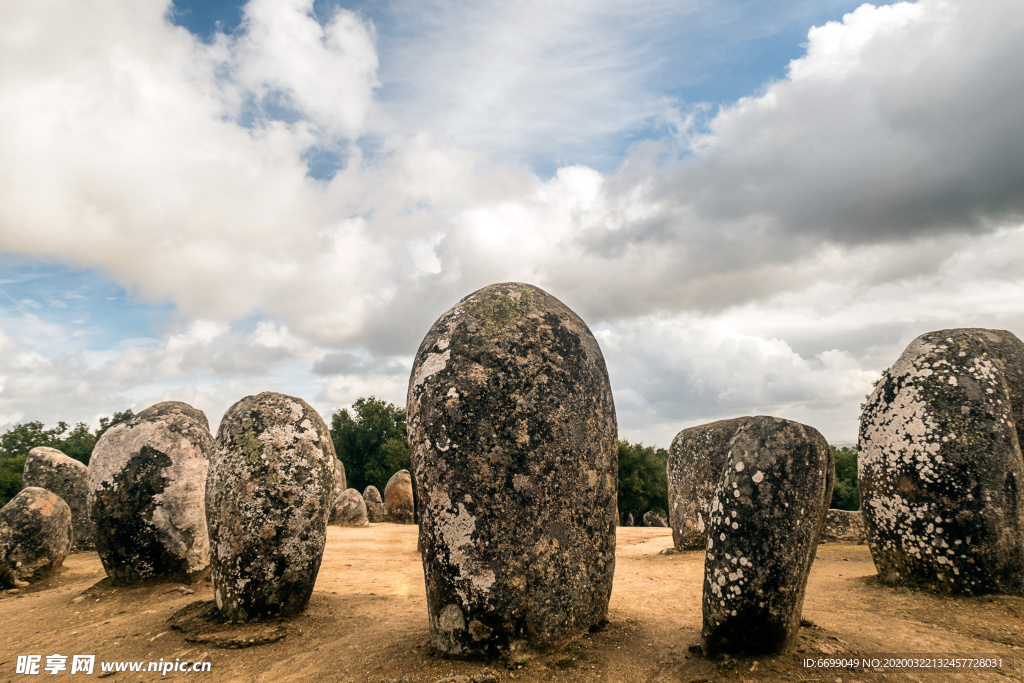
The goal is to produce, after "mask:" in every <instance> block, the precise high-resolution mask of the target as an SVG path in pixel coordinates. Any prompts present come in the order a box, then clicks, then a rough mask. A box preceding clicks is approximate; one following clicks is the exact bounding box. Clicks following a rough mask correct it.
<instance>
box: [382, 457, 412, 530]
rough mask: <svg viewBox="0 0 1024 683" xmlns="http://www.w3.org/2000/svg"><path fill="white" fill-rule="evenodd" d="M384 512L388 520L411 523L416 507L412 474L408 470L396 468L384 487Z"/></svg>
mask: <svg viewBox="0 0 1024 683" xmlns="http://www.w3.org/2000/svg"><path fill="white" fill-rule="evenodd" d="M384 513H385V514H386V515H387V520H388V521H389V522H394V523H395V524H413V523H415V518H416V508H415V506H414V503H413V494H412V475H410V474H409V470H398V471H397V472H395V473H394V474H392V475H391V478H390V479H388V484H387V486H385V487H384Z"/></svg>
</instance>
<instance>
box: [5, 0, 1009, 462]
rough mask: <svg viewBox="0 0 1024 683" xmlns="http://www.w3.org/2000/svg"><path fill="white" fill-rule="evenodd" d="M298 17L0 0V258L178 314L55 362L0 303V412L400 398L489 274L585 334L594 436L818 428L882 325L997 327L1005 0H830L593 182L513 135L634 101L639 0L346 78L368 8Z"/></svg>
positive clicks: (842, 415)
mask: <svg viewBox="0 0 1024 683" xmlns="http://www.w3.org/2000/svg"><path fill="white" fill-rule="evenodd" d="M311 7H312V3H311V1H310V0H288V1H284V0H282V1H278V2H271V1H270V0H254V1H253V2H251V3H250V4H249V5H248V6H247V9H246V20H245V22H244V24H243V28H242V30H241V31H240V33H239V34H238V35H236V36H233V37H227V36H219V37H217V38H216V39H215V40H214V41H213V42H212V43H211V44H204V43H202V42H200V41H198V40H197V39H195V38H194V37H193V36H192V35H190V34H189V33H188V32H187V31H185V30H184V29H181V28H177V27H174V26H172V25H171V24H170V23H169V22H168V21H167V20H166V18H165V15H166V11H167V8H168V4H167V2H157V1H149V2H144V1H142V0H136V1H133V2H115V1H114V0H109V1H106V2H103V1H101V0H95V1H93V2H77V3H71V4H53V3H46V2H42V1H40V2H34V3H14V4H11V3H8V4H5V5H2V6H0V51H2V54H0V249H2V250H4V251H14V252H22V253H25V254H29V255H33V256H36V257H39V258H45V259H56V260H58V261H60V262H63V263H68V264H74V265H78V266H83V267H93V268H98V269H100V270H101V271H102V272H104V273H109V274H110V275H111V276H112V277H113V278H114V279H116V280H117V281H118V282H119V283H121V284H122V285H124V286H125V287H127V288H129V289H130V290H132V291H133V292H137V293H138V295H139V296H140V297H143V298H145V299H147V300H149V301H153V302H170V303H173V304H174V305H175V307H176V310H177V314H178V315H179V316H180V319H181V322H180V324H179V323H177V322H176V323H174V324H171V325H169V331H167V332H165V333H162V334H161V338H160V339H159V340H158V341H157V342H155V343H154V342H153V341H152V340H150V342H147V343H141V342H140V343H136V342H130V343H127V344H125V345H123V347H122V348H118V349H113V350H107V351H105V352H89V353H85V352H81V351H79V350H77V349H76V348H75V346H74V344H73V342H71V343H70V344H66V345H65V344H55V345H54V344H50V345H47V341H46V337H47V335H50V337H51V338H52V336H53V335H56V334H59V328H60V326H52V328H47V331H40V330H39V325H41V324H43V323H42V321H41V320H40V319H39V318H35V319H33V318H32V317H31V316H30V315H28V314H25V315H21V316H18V317H11V318H7V319H4V320H2V321H0V323H2V325H0V326H2V329H3V332H2V334H4V335H5V336H3V337H0V344H3V345H5V350H4V353H3V358H2V359H0V376H2V377H3V380H2V381H0V383H2V384H3V389H2V390H0V416H7V417H10V416H11V415H30V414H37V413H33V412H32V411H39V412H38V414H40V415H54V416H59V415H68V416H70V415H72V414H82V412H83V408H82V406H83V405H86V404H88V405H89V406H91V407H90V408H89V409H88V410H89V414H96V415H98V414H110V413H111V412H113V411H114V410H120V409H122V408H123V407H125V406H124V402H125V401H130V402H132V404H133V405H135V402H137V401H144V400H152V399H154V398H160V397H167V396H171V395H172V394H173V393H174V392H175V391H180V392H183V393H182V395H183V396H193V397H194V398H195V400H196V401H198V402H200V403H201V404H203V405H205V406H207V407H209V408H210V409H211V410H213V409H216V410H217V411H222V410H223V408H225V407H226V406H227V405H229V404H230V403H231V402H233V401H234V400H237V398H239V397H240V396H242V395H244V393H239V392H247V393H251V392H252V391H258V390H260V389H262V388H267V387H266V385H267V384H271V385H273V386H276V387H279V388H284V389H287V390H289V391H294V392H296V393H306V394H307V395H315V396H316V397H317V399H316V400H317V401H318V402H319V403H318V407H323V408H324V409H325V410H326V409H327V408H330V407H331V406H333V405H337V404H338V403H345V402H350V401H351V400H354V398H357V397H358V396H359V395H364V394H371V393H372V394H375V395H378V396H382V397H384V398H387V399H388V400H392V401H398V402H401V401H403V400H404V394H405V389H404V383H405V382H406V381H407V375H408V373H407V370H403V369H402V368H400V367H398V365H400V364H401V363H402V362H405V360H407V359H408V358H409V357H410V355H411V353H412V352H413V350H414V349H415V348H416V345H417V344H418V342H419V340H420V338H421V337H422V334H423V333H424V332H425V331H426V330H427V328H428V327H429V326H430V324H431V323H432V322H433V320H434V319H435V318H436V317H437V316H438V315H439V314H440V313H441V312H443V311H444V310H446V309H447V308H448V307H449V306H451V305H452V304H454V303H455V302H456V301H457V300H458V299H459V298H461V297H462V296H464V295H466V294H468V293H469V292H471V291H473V290H474V289H476V288H478V287H480V286H483V285H486V284H488V283H491V282H495V281H502V280H510V279H514V280H525V281H530V282H533V283H535V284H537V285H539V286H542V287H544V288H546V289H548V290H549V291H551V292H552V293H553V294H555V295H556V296H558V297H559V298H560V299H562V300H563V301H565V302H566V303H567V304H568V305H570V306H571V307H573V308H574V309H575V310H577V311H578V312H579V313H580V314H581V315H582V316H583V317H584V319H586V320H588V321H589V322H590V323H591V324H592V326H594V327H595V328H596V329H599V330H603V332H602V335H604V336H602V343H604V344H607V350H608V357H609V359H610V364H611V366H612V369H613V373H614V374H613V378H612V379H613V383H614V386H615V389H616V392H617V394H616V396H617V400H618V401H619V406H620V411H621V419H620V423H621V424H622V425H623V427H624V432H625V433H627V434H630V435H632V436H634V437H640V438H642V433H643V432H644V430H654V431H656V432H657V433H658V434H659V436H658V439H659V440H661V442H662V443H663V444H664V439H663V437H664V436H665V435H668V436H671V433H674V432H675V431H678V428H680V427H681V426H684V425H685V424H686V423H688V422H691V421H692V420H703V419H711V418H713V417H716V416H718V417H724V416H728V415H729V414H732V412H733V411H737V412H769V411H775V412H777V413H779V414H781V415H782V416H785V417H795V418H797V419H801V418H802V419H804V420H806V421H808V422H809V423H811V424H820V425H822V426H823V431H826V433H829V432H832V433H835V434H840V433H841V437H842V438H848V437H849V435H850V434H852V432H853V431H854V429H855V425H852V424H851V423H852V422H855V418H856V405H857V402H859V400H860V397H861V396H862V394H863V393H864V390H865V383H867V384H870V378H871V377H872V376H873V373H877V372H878V371H880V369H881V368H882V367H884V366H885V365H886V364H887V363H888V362H891V359H894V358H895V357H896V355H898V353H899V351H900V350H901V348H902V346H901V345H904V344H905V343H906V342H907V341H909V339H910V338H912V337H913V336H916V334H919V333H921V332H924V331H927V329H934V328H937V327H945V326H962V325H967V324H972V325H973V324H985V325H996V326H1004V327H1008V328H1010V329H1013V330H1015V331H1020V330H1021V329H1022V326H1024V319H1022V307H1021V305H1020V301H1022V300H1024V297H1022V296H1021V293H1022V280H1021V276H1020V275H1019V273H1021V272H1022V271H1021V268H1020V265H1021V264H1020V260H1019V257H1016V256H1015V254H1020V253H1024V249H1022V247H1024V243H1022V237H1021V235H1022V234H1024V232H1022V228H1021V227H1020V226H1021V223H1022V220H1021V216H1022V215H1024V192H1022V190H1021V186H1020V182H1019V179H1020V178H1021V177H1024V132H1022V131H1021V129H1020V125H1019V122H1020V120H1022V118H1024V43H1022V42H1021V41H1020V40H1019V37H1020V35H1021V34H1022V30H1021V29H1022V28H1024V13H1021V12H1020V11H1019V7H1017V4H1016V3H1015V2H1011V1H1003V2H999V1H997V0H978V1H977V2H973V3H969V4H968V3H956V2H950V1H947V0H920V1H919V2H917V3H914V4H909V3H899V4H896V5H892V6H886V7H873V6H871V5H864V6H862V7H861V8H860V9H858V10H857V11H856V12H853V13H851V14H849V15H847V16H846V17H844V19H843V21H842V22H833V23H830V24H828V25H826V26H822V27H819V28H815V29H812V30H811V31H810V33H809V35H808V43H807V49H806V54H805V55H804V56H803V57H801V58H800V59H797V60H795V61H794V62H793V63H792V64H791V65H790V69H789V72H788V75H787V77H786V78H783V79H780V80H778V81H776V82H773V83H769V84H767V85H766V87H765V88H764V90H763V91H762V92H760V93H758V94H754V95H751V96H750V97H747V98H744V99H742V100H740V101H739V102H736V103H734V104H732V105H731V106H727V107H725V108H723V109H722V110H720V111H718V112H716V113H714V114H712V113H710V110H707V111H708V112H709V113H708V114H707V117H708V118H707V119H706V120H707V125H706V127H705V128H704V129H703V131H702V132H699V133H695V132H694V131H695V130H696V128H695V127H694V125H693V119H692V117H691V118H690V119H689V123H686V121H687V120H688V119H687V116H686V114H687V112H685V111H683V112H679V113H678V116H677V120H678V125H679V126H682V127H684V128H685V127H686V126H689V129H688V130H689V132H687V131H686V130H683V131H682V132H680V134H679V136H678V137H673V136H670V135H666V136H665V137H664V139H658V140H649V141H647V142H645V143H643V144H640V145H638V146H637V147H635V148H634V149H633V151H632V152H631V154H630V155H629V157H628V158H627V159H626V161H625V162H624V163H623V164H622V165H621V167H620V168H619V169H618V170H617V171H614V172H599V171H598V170H595V169H593V168H590V167H587V166H585V165H581V164H566V165H564V166H563V167H562V168H560V169H558V171H557V172H556V173H555V174H554V175H553V176H552V177H550V178H549V179H547V180H545V179H542V178H540V177H538V175H537V174H536V173H534V172H533V171H532V170H531V169H530V168H529V167H527V166H526V165H524V160H525V159H526V158H527V157H529V156H530V155H531V154H533V153H534V152H536V150H537V149H538V148H540V147H543V146H544V145H550V146H553V147H554V146H557V145H559V144H561V143H560V142H559V140H563V139H564V140H565V145H566V147H565V148H566V149H569V148H574V147H573V146H574V145H575V146H576V147H578V148H579V149H582V148H583V147H582V146H585V145H584V141H590V142H588V143H587V144H591V143H592V141H593V140H595V139H600V138H601V137H602V136H603V135H607V134H611V133H618V134H622V133H623V132H624V131H627V130H632V129H633V128H635V127H636V126H637V125H639V124H638V122H642V121H646V122H649V121H650V120H651V118H652V117H656V116H662V115H664V112H665V111H666V106H667V105H666V101H665V99H664V98H658V97H654V98H651V97H649V95H650V93H651V90H650V89H649V87H648V86H649V84H650V81H649V80H645V74H648V71H649V69H651V68H654V67H655V65H652V64H648V60H649V59H650V58H651V54H650V53H648V52H646V51H645V49H644V47H645V46H644V44H643V41H642V40H640V39H639V38H638V37H640V36H642V35H643V31H644V30H646V28H645V26H646V25H645V23H644V22H645V21H647V20H650V18H651V17H654V18H655V19H658V18H664V17H666V16H668V15H667V14H666V13H668V12H669V11H670V7H669V5H668V4H666V3H660V2H653V1H652V2H651V3H647V4H645V5H644V6H643V7H642V9H643V10H644V11H645V12H649V15H648V16H647V17H646V19H645V17H644V14H643V12H639V11H637V10H636V9H635V8H633V9H629V8H625V7H624V6H621V5H619V4H614V3H598V4H597V5H593V6H584V5H578V6H577V5H573V6H571V7H570V6H564V7H563V6H560V7H557V8H551V7H548V6H547V5H544V6H543V7H542V6H540V5H538V4H535V3H527V4H526V5H523V6H512V5H509V4H507V3H506V4H504V5H501V6H500V7H499V8H497V9H495V8H494V7H483V8H481V9H478V10H475V11H472V12H469V13H468V14H467V16H466V18H465V20H464V21H462V22H461V23H459V22H458V21H455V20H454V19H453V20H452V22H450V23H444V22H441V23H440V24H439V25H438V26H436V27H435V28H433V29H431V30H429V31H427V32H426V33H424V34H423V35H424V37H423V38H417V39H414V40H411V41H410V43H409V45H408V46H406V47H404V48H402V49H401V50H398V51H397V52H396V53H395V54H393V55H392V56H393V57H395V59H396V60H397V61H396V62H393V63H392V64H391V65H390V66H384V65H383V62H382V66H380V67H379V69H378V57H377V47H376V45H377V42H376V41H377V37H376V33H375V30H374V27H373V26H372V25H370V23H369V22H368V21H367V20H365V19H364V18H361V17H360V16H358V15H356V14H354V13H352V12H350V11H347V10H339V11H338V12H337V13H335V14H334V15H333V17H332V18H331V19H330V20H329V21H328V22H327V23H326V24H325V25H321V24H320V23H318V22H317V21H316V20H315V19H314V18H313V17H312V15H311V13H310V10H311ZM439 7H440V8H441V10H443V11H442V16H443V17H446V18H449V19H451V18H454V17H456V14H455V9H454V8H455V5H454V4H448V3H440V4H439ZM689 11H690V8H684V9H683V10H679V12H681V13H682V14H683V15H685V14H686V13H687V12H689ZM97 17H102V21H99V20H97ZM679 17H680V14H678V13H677V14H675V15H673V18H672V20H673V21H679ZM83 27H88V29H89V30H83ZM617 28H621V31H617ZM456 39H458V40H462V41H463V43H458V40H456ZM440 40H443V41H446V42H445V44H444V45H441V46H438V44H436V43H434V42H431V41H440ZM456 44H459V45H463V44H464V45H465V47H460V48H458V49H455V48H452V47H450V46H451V45H456ZM395 55H397V57H396V56H395ZM417 57H419V58H420V59H421V60H422V63H423V67H422V68H423V69H428V70H433V71H430V73H431V74H432V77H431V78H430V79H425V80H424V81H423V82H422V83H418V84H417V83H415V82H414V81H415V79H414V78H413V76H414V75H415V74H417V73H423V72H422V71H421V70H419V69H418V68H414V63H413V60H415V59H416V58H417ZM454 57H458V59H457V60H455V61H453V58H454ZM658 68H661V67H660V66H659V67H658ZM378 70H380V72H381V73H382V74H392V75H393V76H395V77H396V78H397V81H396V82H392V83H389V82H387V81H386V80H383V79H382V80H383V82H381V83H380V84H378V81H377V79H378V75H377V74H378ZM378 85H379V87H378ZM473 85H479V86H480V87H479V88H476V89H474V88H473V87H470V86H473ZM389 87H390V88H391V89H390V90H389ZM559 92H562V93H564V98H562V99H559V98H558V97H556V96H555V95H556V94H557V93H559ZM428 94H431V95H433V96H435V97H434V98H433V100H431V98H430V97H427V95H428ZM403 97H405V98H407V99H406V100H403V99H402V98H403ZM403 102H408V103H409V105H410V106H409V107H408V108H407V109H405V110H403V109H402V107H401V105H402V103H403ZM510 103H512V104H515V106H514V107H509V109H508V112H507V116H506V115H505V113H504V112H505V108H506V106H507V105H509V104H510ZM281 105H283V106H284V108H286V109H288V110H289V112H288V115H287V116H286V115H284V114H283V113H282V115H281V116H280V117H278V118H275V116H274V111H275V110H274V107H276V106H281ZM672 116H673V113H672V112H671V111H670V112H669V114H668V115H664V118H665V120H671V119H672ZM363 134H372V135H373V136H374V138H373V140H372V143H373V144H368V143H367V140H366V139H359V136H360V135H363ZM524 141H530V142H529V144H527V143H526V142H524ZM680 141H682V143H681V142H680ZM681 144H684V145H689V147H685V148H684V147H680V145H681ZM321 145H327V146H330V147H332V148H335V149H338V150H340V151H341V152H343V154H344V155H345V156H346V162H345V165H344V167H343V168H341V169H340V170H339V171H338V173H337V174H336V175H335V176H334V177H333V178H332V179H331V180H330V181H329V182H321V181H316V180H313V179H311V178H310V177H308V175H307V171H308V169H307V166H306V163H305V161H304V155H305V154H307V153H308V152H309V151H310V149H312V148H314V147H317V146H321ZM371 150H372V151H371ZM26 310H27V309H26ZM242 320H251V321H254V322H252V324H251V325H249V324H248V323H246V324H245V325H243V324H240V323H239V321H242ZM46 325H52V324H51V323H46ZM1015 326H1016V327H1015ZM922 328H923V329H922ZM54 329H56V330H58V331H54ZM33 330H35V331H33ZM7 347H11V348H10V350H8V349H7ZM33 354H34V355H33ZM344 354H349V355H344ZM352 354H355V355H354V356H353V355H352ZM360 354H365V355H366V358H363V357H362V356H361V355H360ZM886 358H889V359H890V360H885V359H886ZM353 359H355V360H353ZM396 364H398V365H396ZM317 368H319V370H316V369H317ZM332 368H333V370H331V369H332ZM318 373H319V374H318ZM83 387H86V389H85V390H83ZM53 395H60V396H62V397H64V398H60V399H58V400H50V401H49V402H48V401H47V399H46V397H47V396H53ZM185 400H188V399H187V398H186V399H185ZM92 406H94V407H92ZM76 410H77V411H78V412H77V413H76V412H75V411H76ZM59 411H66V412H64V413H60V412H59ZM210 417H211V421H215V416H214V415H211V416H210ZM13 419H21V418H13ZM826 424H827V425H829V426H828V428H827V429H826V428H825V427H824V425H826ZM851 427H853V428H851ZM648 440H651V439H648Z"/></svg>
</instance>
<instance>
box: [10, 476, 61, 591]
mask: <svg viewBox="0 0 1024 683" xmlns="http://www.w3.org/2000/svg"><path fill="white" fill-rule="evenodd" d="M73 533H74V532H73V531H72V524H71V509H70V508H69V507H68V504H67V503H65V502H64V501H63V500H62V499H61V498H60V497H59V496H57V495H56V494H54V493H51V492H50V491H47V490H46V489H41V488H39V487H36V486H30V487H28V488H26V489H22V490H21V491H20V492H19V493H18V495H16V496H14V498H12V499H11V500H10V501H8V503H7V505H4V507H3V508H2V509H0V587H5V588H16V587H19V586H24V585H25V584H24V583H22V582H24V581H37V580H39V579H41V578H44V577H46V576H48V575H49V574H51V573H52V572H53V570H55V569H56V568H57V567H60V566H61V565H62V564H63V563H64V560H65V558H67V556H68V554H69V553H70V552H71V544H72V539H73Z"/></svg>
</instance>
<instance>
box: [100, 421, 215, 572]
mask: <svg viewBox="0 0 1024 683" xmlns="http://www.w3.org/2000/svg"><path fill="white" fill-rule="evenodd" d="M212 450H213V439H212V437H211V436H210V427H209V423H208V422H207V421H206V415H204V414H203V413H202V411H199V410H196V409H195V408H193V407H192V406H190V405H188V404H186V403H181V402H178V401H167V402H164V403H157V404H156V405H154V406H151V407H149V408H147V409H146V410H143V411H142V412H141V413H139V414H138V415H136V416H135V417H134V418H132V419H131V420H130V421H128V422H123V423H121V424H118V425H115V426H113V427H111V428H110V429H109V430H108V431H107V432H105V433H104V434H103V436H101V437H100V439H99V441H97V443H96V447H95V448H94V449H93V452H92V458H91V459H90V460H89V496H88V503H89V514H90V516H91V517H92V522H93V527H94V529H95V532H96V551H97V552H98V553H99V556H100V560H101V561H102V562H103V568H104V569H106V571H107V576H109V577H110V580H111V582H113V583H114V584H115V585H137V584H144V583H153V582H158V581H186V582H187V581H195V580H197V579H200V578H203V577H205V576H206V574H207V573H208V572H209V563H210V545H209V541H208V538H207V534H206V518H205V516H204V512H203V499H204V495H205V491H206V469H207V466H208V463H209V457H210V454H211V452H212Z"/></svg>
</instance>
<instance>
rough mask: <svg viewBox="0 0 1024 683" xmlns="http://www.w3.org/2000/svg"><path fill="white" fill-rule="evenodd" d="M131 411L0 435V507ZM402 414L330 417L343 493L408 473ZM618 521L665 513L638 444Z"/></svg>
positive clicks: (848, 480) (664, 500)
mask: <svg viewBox="0 0 1024 683" xmlns="http://www.w3.org/2000/svg"><path fill="white" fill-rule="evenodd" d="M133 416H134V415H133V413H132V411H131V410H130V409H129V410H125V411H123V412H119V413H114V416H113V417H109V418H108V417H103V418H100V426H99V427H98V428H97V429H96V430H90V429H89V426H88V425H86V424H85V423H83V422H80V423H78V424H77V425H75V427H74V428H69V427H68V425H67V423H65V422H58V423H57V426H56V427H53V428H51V429H45V428H44V426H43V423H42V422H38V421H37V422H26V423H24V424H19V425H16V426H14V427H13V428H11V429H9V430H8V431H6V432H5V433H3V434H2V435H0V505H3V504H5V503H6V502H7V501H8V500H10V499H11V498H12V497H13V496H14V495H15V494H17V492H18V491H20V490H21V473H22V470H23V469H24V467H25V457H26V455H27V454H28V452H29V451H30V450H31V449H33V448H35V447H36V446H49V447H51V448H56V449H57V450H60V451H62V452H64V453H65V454H67V455H69V456H70V457H72V458H75V459H76V460H79V461H81V462H83V463H85V464H89V458H90V456H91V455H92V449H93V447H94V446H95V445H96V441H97V439H99V437H100V436H102V435H103V433H104V432H106V431H107V430H108V429H110V428H111V427H112V426H114V425H115V424H118V423H120V422H125V421H127V420H130V419H131V418H132V417H133ZM405 419H406V413H405V409H404V408H399V407H397V406H395V405H393V404H391V403H388V402H387V401H383V400H380V399H377V398H375V397H373V396H370V397H368V398H360V399H359V400H357V401H356V402H355V403H354V404H353V405H352V407H351V408H342V409H340V410H336V411H335V412H334V413H333V414H332V415H331V425H330V431H331V440H332V441H333V442H334V449H335V451H336V452H337V455H338V457H339V458H340V459H341V461H342V463H343V464H344V465H345V474H346V478H347V480H348V486H349V487H350V488H354V489H356V490H358V491H360V492H362V491H363V490H365V488H366V487H367V486H370V485H371V484H372V485H373V486H376V487H377V489H379V490H380V492H381V495H383V494H384V488H385V486H386V485H387V482H388V479H390V478H391V475H393V474H394V473H395V472H397V471H398V470H401V469H407V470H410V472H411V471H412V466H411V463H410V460H409V446H408V443H407V427H406V422H405ZM830 448H831V449H832V455H833V457H834V458H835V466H836V479H835V488H834V489H833V493H832V501H831V507H833V508H838V509H841V510H857V509H859V508H860V496H859V494H858V492H857V451H856V449H853V448H848V447H844V448H836V447H835V446H831V447H830ZM618 455H619V483H618V499H619V514H620V515H622V516H623V517H624V516H625V515H626V514H627V513H632V514H633V518H634V520H635V522H636V523H637V524H639V523H640V518H641V517H642V516H643V514H644V513H645V512H647V511H648V510H653V511H654V512H656V513H659V514H662V515H666V516H667V513H668V478H667V475H666V464H667V463H668V451H667V450H665V449H664V448H656V447H654V446H645V445H644V444H643V443H630V442H629V441H625V440H620V441H619V442H618Z"/></svg>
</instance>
